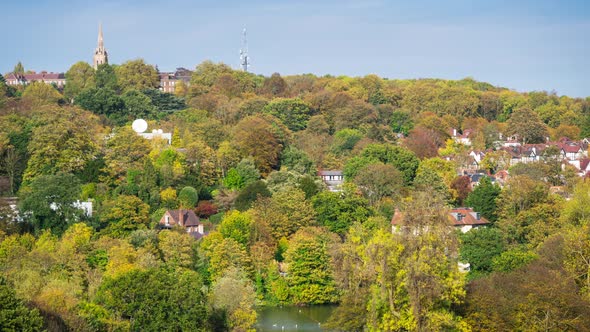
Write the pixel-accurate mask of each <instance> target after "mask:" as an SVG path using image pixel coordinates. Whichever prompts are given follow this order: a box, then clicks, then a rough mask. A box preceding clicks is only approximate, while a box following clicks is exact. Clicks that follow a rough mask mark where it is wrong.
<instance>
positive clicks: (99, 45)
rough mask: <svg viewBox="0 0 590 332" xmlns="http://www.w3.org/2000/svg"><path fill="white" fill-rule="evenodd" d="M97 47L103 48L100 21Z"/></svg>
mask: <svg viewBox="0 0 590 332" xmlns="http://www.w3.org/2000/svg"><path fill="white" fill-rule="evenodd" d="M98 48H99V49H104V42H103V40H102V23H100V22H99V23H98Z"/></svg>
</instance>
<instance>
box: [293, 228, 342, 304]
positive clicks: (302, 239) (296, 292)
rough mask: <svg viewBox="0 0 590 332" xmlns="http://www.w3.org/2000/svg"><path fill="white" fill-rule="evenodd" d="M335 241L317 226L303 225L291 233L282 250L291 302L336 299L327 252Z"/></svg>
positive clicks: (302, 302) (327, 301) (325, 301)
mask: <svg viewBox="0 0 590 332" xmlns="http://www.w3.org/2000/svg"><path fill="white" fill-rule="evenodd" d="M336 241H337V240H336V239H334V237H333V236H331V233H330V232H329V231H327V230H326V229H324V228H319V227H305V228H302V229H300V230H299V231H298V232H297V233H295V234H294V235H293V237H292V238H291V240H290V241H289V249H287V252H286V253H285V262H286V263H287V264H288V266H289V269H288V272H287V283H288V284H289V287H290V288H291V298H292V300H291V301H292V303H294V304H323V303H334V302H336V301H337V300H338V295H339V294H338V289H337V288H336V283H335V281H334V276H333V272H332V269H331V267H330V256H329V254H328V253H329V248H330V246H331V245H332V244H333V243H334V242H336Z"/></svg>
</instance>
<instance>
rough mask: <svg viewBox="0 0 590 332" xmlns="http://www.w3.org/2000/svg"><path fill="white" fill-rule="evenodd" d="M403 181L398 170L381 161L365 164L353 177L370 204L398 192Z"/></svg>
mask: <svg viewBox="0 0 590 332" xmlns="http://www.w3.org/2000/svg"><path fill="white" fill-rule="evenodd" d="M403 181H404V180H403V177H402V174H401V172H400V171H398V170H397V169H396V168H395V167H393V166H391V165H385V164H382V163H378V164H371V165H367V166H366V167H365V168H363V169H361V170H360V171H359V172H358V174H357V176H356V177H355V178H354V183H356V185H358V186H359V188H360V189H361V191H362V192H363V194H364V195H365V197H367V198H368V199H369V202H370V203H371V204H375V203H376V202H378V201H379V200H381V199H382V198H384V197H386V196H393V195H395V194H398V193H399V191H400V189H401V188H402V186H403Z"/></svg>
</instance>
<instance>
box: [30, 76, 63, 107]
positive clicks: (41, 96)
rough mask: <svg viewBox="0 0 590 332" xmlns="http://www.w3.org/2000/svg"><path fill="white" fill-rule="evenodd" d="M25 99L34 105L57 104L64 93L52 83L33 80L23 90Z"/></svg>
mask: <svg viewBox="0 0 590 332" xmlns="http://www.w3.org/2000/svg"><path fill="white" fill-rule="evenodd" d="M22 98H23V100H24V101H26V102H28V103H30V104H31V106H33V107H40V106H43V105H55V104H57V103H58V102H59V101H60V100H61V98H62V95H61V94H60V93H59V92H58V91H57V90H56V89H55V88H54V87H53V86H52V85H50V84H45V83H43V82H32V83H31V84H29V85H27V87H26V88H25V91H23V97H22Z"/></svg>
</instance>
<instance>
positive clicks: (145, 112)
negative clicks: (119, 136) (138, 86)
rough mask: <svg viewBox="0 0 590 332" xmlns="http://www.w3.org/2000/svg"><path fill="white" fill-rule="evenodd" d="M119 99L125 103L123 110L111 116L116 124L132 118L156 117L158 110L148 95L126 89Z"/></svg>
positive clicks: (129, 120)
mask: <svg viewBox="0 0 590 332" xmlns="http://www.w3.org/2000/svg"><path fill="white" fill-rule="evenodd" d="M121 99H122V100H123V104H124V105H125V112H124V113H122V114H112V116H111V118H112V119H113V120H115V121H116V123H118V124H124V123H126V122H131V121H133V120H134V119H156V118H157V116H158V110H157V109H156V107H155V106H154V105H152V100H151V99H150V97H148V96H146V95H145V94H143V93H141V92H139V91H137V90H133V89H128V90H127V91H126V92H125V93H124V94H123V95H122V96H121Z"/></svg>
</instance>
